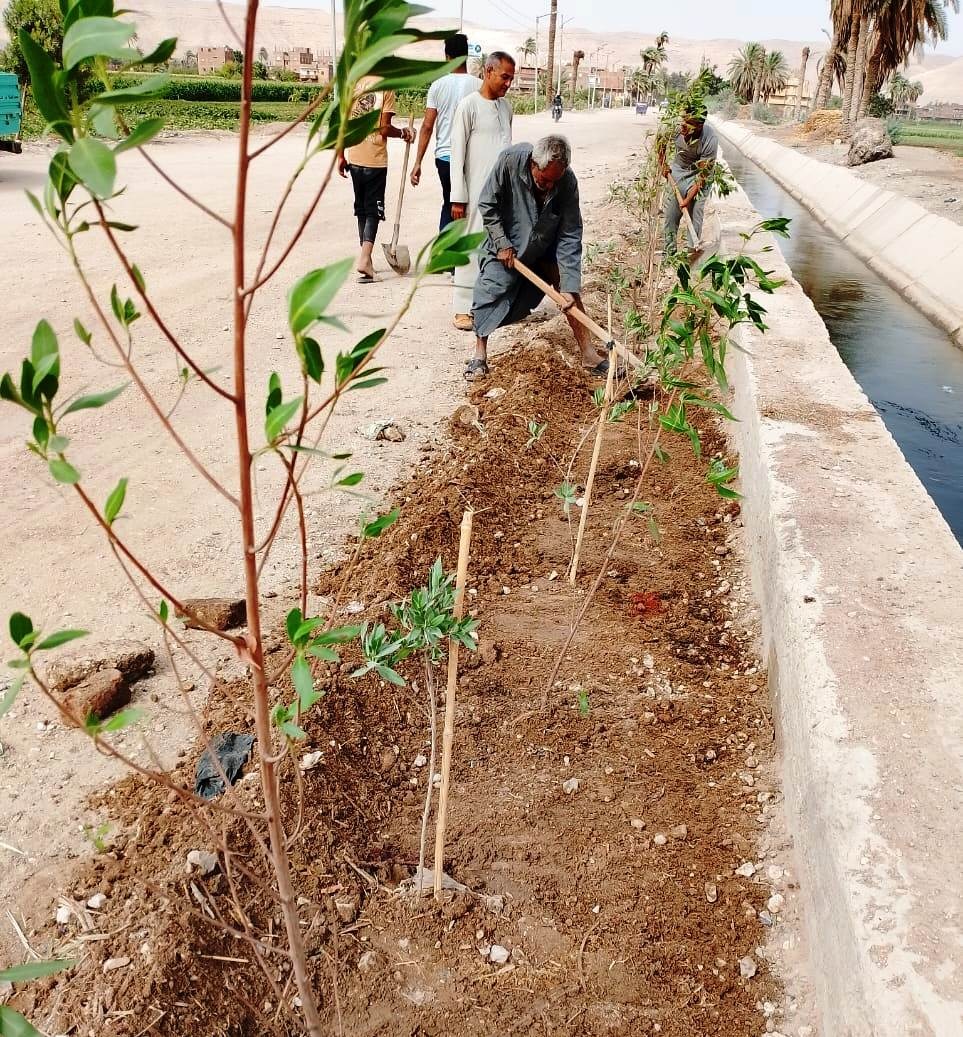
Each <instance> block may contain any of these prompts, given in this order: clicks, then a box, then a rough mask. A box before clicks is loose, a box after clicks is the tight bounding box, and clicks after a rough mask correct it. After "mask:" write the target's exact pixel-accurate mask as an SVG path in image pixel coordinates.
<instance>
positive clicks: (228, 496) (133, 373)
mask: <svg viewBox="0 0 963 1037" xmlns="http://www.w3.org/2000/svg"><path fill="white" fill-rule="evenodd" d="M70 255H71V258H72V259H73V264H74V269H75V270H76V271H77V276H78V277H79V278H80V281H81V284H82V285H83V286H84V289H85V291H86V293H87V299H88V301H89V302H90V305H91V306H92V307H93V309H94V313H96V315H97V319H98V320H99V321H100V323H101V324H102V325H103V327H104V330H105V331H106V332H107V335H108V336H109V338H110V340H111V342H113V344H114V348H115V349H116V350H117V353H118V354H119V356H120V358H121V360H122V362H123V365H124V370H125V371H126V372H127V374H128V375H129V376H130V378H131V381H133V383H134V384H135V385H136V386H137V388H138V389H139V390H140V391H141V394H142V395H143V397H144V399H145V400H146V401H147V404H148V406H149V407H150V409H151V410H152V411H153V412H154V413H155V414H156V415H157V419H158V420H159V421H160V423H161V425H162V426H163V427H164V429H165V431H166V432H167V434H168V435H169V436H170V437H171V439H173V440H174V442H175V443H176V444H177V446H178V447H179V448H180V450H181V452H182V453H183V454H184V456H185V457H186V458H187V460H188V461H190V463H191V464H192V465H193V466H194V468H195V469H196V470H197V472H198V473H199V474H200V475H202V476H203V477H204V479H205V480H206V481H207V482H208V483H209V484H210V485H211V486H212V487H213V488H214V489H215V490H216V491H217V492H218V493H219V494H220V495H221V496H222V497H223V498H224V499H225V500H227V501H230V503H231V504H233V505H234V507H239V502H238V500H237V498H236V497H235V496H234V495H233V494H232V493H230V491H228V490H226V489H225V488H224V487H223V486H222V485H221V484H220V483H219V482H218V481H217V479H215V478H214V476H213V475H212V474H211V473H210V472H209V471H208V470H207V468H206V467H205V466H204V464H203V463H202V462H201V460H200V459H199V458H198V457H197V455H196V454H195V453H194V451H193V450H191V448H190V447H189V446H188V445H187V444H186V443H185V442H184V440H183V439H182V438H181V436H180V434H179V433H178V431H177V429H176V428H174V426H173V425H172V424H171V422H169V421H168V420H167V418H166V417H165V415H164V412H163V410H162V409H161V406H160V404H159V403H158V402H157V400H156V399H155V398H154V396H153V394H152V393H151V391H150V389H148V388H147V385H146V384H145V383H144V380H143V379H142V378H141V376H140V374H139V373H138V371H137V368H136V367H135V366H134V364H133V362H132V361H131V359H130V357H128V356H127V355H126V353H125V352H124V347H123V345H122V344H121V341H120V339H119V338H118V337H117V334H116V332H115V331H114V328H113V326H112V325H111V323H110V321H109V320H108V319H107V315H106V314H105V313H104V311H103V308H102V307H101V305H100V302H99V301H98V299H97V296H96V295H95V294H94V289H93V285H91V283H90V281H89V280H88V279H87V275H86V274H85V273H84V271H83V268H82V267H81V265H80V257H79V256H78V255H77V251H76V249H75V248H74V246H73V240H72V239H71V242H70Z"/></svg>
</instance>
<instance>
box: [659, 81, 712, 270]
mask: <svg viewBox="0 0 963 1037" xmlns="http://www.w3.org/2000/svg"><path fill="white" fill-rule="evenodd" d="M718 152H719V138H718V137H717V136H716V133H715V130H713V129H712V127H711V126H707V125H706V107H705V104H704V103H702V102H701V101H700V102H696V103H695V104H693V105H692V106H691V107H690V108H689V110H688V111H686V112H685V113H684V115H683V117H682V127H681V129H680V131H679V133H678V135H677V136H676V139H675V153H674V154H673V156H672V161H671V164H669V163H668V162H667V161H666V156H665V152H664V151H663V153H662V154H661V155H660V156H659V157H660V162H661V165H662V175H663V176H664V177H665V178H666V180H667V181H668V187H667V190H666V207H665V254H666V255H667V256H672V255H674V254H675V253H676V245H677V242H678V237H679V224H680V222H681V221H682V211H683V209H685V210H688V213H689V216H690V218H691V219H692V225H693V228H694V229H695V233H696V236H697V237H698V238H701V237H702V221H703V218H704V216H705V210H706V198H707V197H708V196H709V190H710V188H709V186H708V185H709V183H710V181H711V178H712V172H713V169H714V168H715V164H716V157H717V155H718ZM670 176H671V178H672V180H674V181H675V187H673V185H672V180H669V177H670ZM676 188H678V195H677V194H676ZM679 196H681V198H682V204H681V206H680V204H679ZM695 244H696V243H695V242H693V246H695Z"/></svg>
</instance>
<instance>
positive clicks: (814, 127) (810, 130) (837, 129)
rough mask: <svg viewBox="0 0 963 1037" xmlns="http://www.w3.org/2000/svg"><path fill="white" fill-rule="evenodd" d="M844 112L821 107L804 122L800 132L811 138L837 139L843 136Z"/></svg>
mask: <svg viewBox="0 0 963 1037" xmlns="http://www.w3.org/2000/svg"><path fill="white" fill-rule="evenodd" d="M842 126H843V113H842V112H841V111H836V110H835V109H830V108H821V109H820V110H819V111H818V112H813V114H812V115H810V116H809V118H808V119H807V120H806V121H805V122H804V123H803V124H802V126H801V127H800V132H801V133H804V134H806V136H807V137H809V138H810V139H811V140H816V141H819V140H825V141H830V140H836V139H837V138H838V137H840V136H842Z"/></svg>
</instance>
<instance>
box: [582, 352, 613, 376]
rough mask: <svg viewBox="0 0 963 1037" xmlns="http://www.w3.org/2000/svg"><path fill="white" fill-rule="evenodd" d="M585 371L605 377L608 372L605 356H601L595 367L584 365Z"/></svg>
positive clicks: (607, 362)
mask: <svg viewBox="0 0 963 1037" xmlns="http://www.w3.org/2000/svg"><path fill="white" fill-rule="evenodd" d="M585 370H586V371H588V373H589V374H594V375H595V376H596V377H597V378H605V377H607V376H608V373H609V361H608V358H607V357H603V358H602V359H601V360H600V361H599V362H598V363H597V364H596V365H595V367H586V368H585Z"/></svg>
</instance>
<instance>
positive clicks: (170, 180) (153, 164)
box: [137, 148, 234, 230]
mask: <svg viewBox="0 0 963 1037" xmlns="http://www.w3.org/2000/svg"><path fill="white" fill-rule="evenodd" d="M137 150H138V151H139V152H140V153H141V155H142V156H143V158H144V161H145V162H146V163H147V164H148V165H149V166H150V167H151V169H153V170H154V172H155V173H157V175H158V176H159V177H160V178H161V180H163V181H164V182H165V183H167V184H169V185H170V186H171V187H173V188H174V190H175V191H176V192H177V193H178V194H179V195H180V196H181V197H182V198H183V199H184V200H185V201H188V202H190V203H191V205H193V206H195V207H196V208H198V209H200V210H201V212H202V213H204V215H205V216H210V218H211V219H212V220H214V221H216V222H217V223H219V224H220V225H221V226H222V227H226V228H227V229H228V230H233V229H234V228H233V225H232V224H231V221H230V220H226V219H224V217H223V216H221V214H220V213H217V212H215V211H214V210H213V209H210V208H208V206H206V205H205V204H204V203H203V202H202V201H200V199H198V198H195V197H194V195H192V194H191V193H190V192H189V191H186V190H185V189H184V188H183V187H181V185H180V184H179V183H178V182H177V181H176V180H175V179H174V178H173V177H171V176H170V175H168V174H167V173H165V172H164V170H163V169H161V167H160V166H159V165H158V164H157V162H155V161H154V159H153V158H151V156H150V155H149V154H148V152H147V149H146V148H138V149H137Z"/></svg>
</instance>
